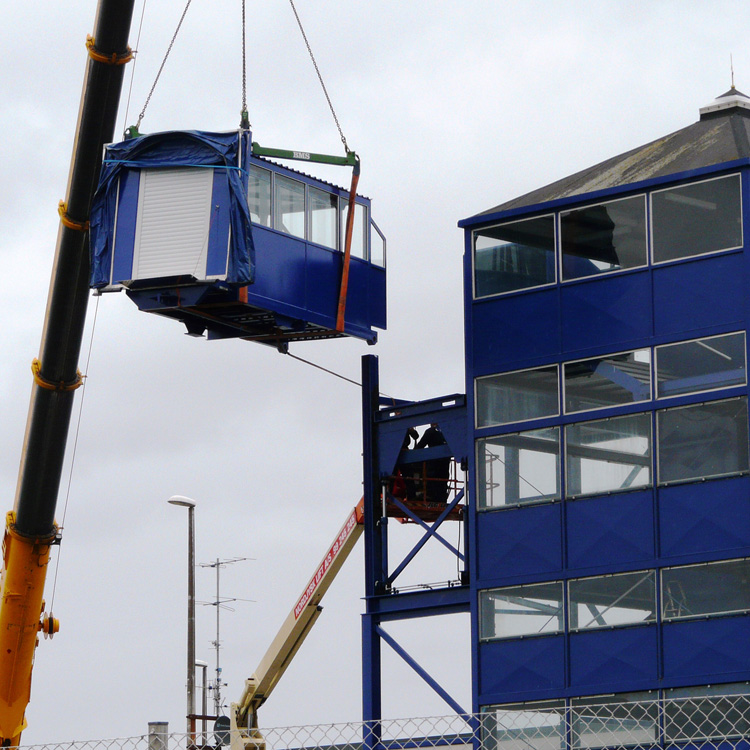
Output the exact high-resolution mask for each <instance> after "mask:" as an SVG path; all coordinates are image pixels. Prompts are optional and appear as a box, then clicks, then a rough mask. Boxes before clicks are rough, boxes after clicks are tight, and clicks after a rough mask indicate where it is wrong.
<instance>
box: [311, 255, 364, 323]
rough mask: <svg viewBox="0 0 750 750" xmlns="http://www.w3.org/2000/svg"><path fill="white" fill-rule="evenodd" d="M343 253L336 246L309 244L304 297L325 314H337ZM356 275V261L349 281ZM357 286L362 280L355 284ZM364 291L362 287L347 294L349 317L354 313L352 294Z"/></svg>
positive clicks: (319, 311) (312, 306)
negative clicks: (333, 247)
mask: <svg viewBox="0 0 750 750" xmlns="http://www.w3.org/2000/svg"><path fill="white" fill-rule="evenodd" d="M342 258H343V256H342V255H341V253H337V252H335V251H333V250H326V249H325V248H323V247H319V246H318V245H311V244H308V245H307V265H306V267H305V269H304V270H305V300H306V302H307V307H308V309H310V310H314V311H315V312H317V313H320V314H322V315H327V316H329V317H331V318H335V317H336V309H337V306H338V301H339V283H340V281H341V265H342ZM354 276H355V269H354V261H352V264H351V270H350V285H351V284H352V281H353V277H354ZM356 286H357V287H359V286H361V284H358V285H356ZM360 294H362V292H361V291H360V289H359V288H357V290H356V292H354V291H353V290H352V291H351V293H350V294H348V295H347V305H346V313H347V315H346V317H347V319H349V318H350V317H351V315H352V313H353V306H354V305H353V304H351V303H353V301H354V300H353V298H354V297H355V296H359V295H360Z"/></svg>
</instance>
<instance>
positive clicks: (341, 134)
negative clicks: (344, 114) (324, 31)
mask: <svg viewBox="0 0 750 750" xmlns="http://www.w3.org/2000/svg"><path fill="white" fill-rule="evenodd" d="M289 4H290V5H291V6H292V11H293V12H294V17H295V18H296V19H297V26H299V30H300V32H301V33H302V38H303V39H304V40H305V46H306V47H307V51H308V52H309V53H310V59H311V60H312V64H313V67H314V68H315V72H316V73H317V74H318V80H319V81H320V86H321V88H322V89H323V93H324V94H325V97H326V101H327V102H328V106H329V108H330V110H331V114H332V115H333V120H334V122H335V123H336V127H337V128H338V131H339V135H340V136H341V142H342V143H343V144H344V149H345V150H346V153H347V154H348V153H349V152H350V149H349V146H348V144H347V142H346V138H345V137H344V132H343V131H342V130H341V125H340V124H339V118H338V117H337V116H336V110H335V109H334V108H333V104H332V103H331V97H330V96H328V89H327V88H326V85H325V83H323V76H322V75H321V74H320V68H318V63H317V62H316V60H315V55H313V51H312V47H310V42H308V41H307V34H305V30H304V28H303V27H302V21H301V20H300V17H299V14H298V13H297V8H295V7H294V0H289Z"/></svg>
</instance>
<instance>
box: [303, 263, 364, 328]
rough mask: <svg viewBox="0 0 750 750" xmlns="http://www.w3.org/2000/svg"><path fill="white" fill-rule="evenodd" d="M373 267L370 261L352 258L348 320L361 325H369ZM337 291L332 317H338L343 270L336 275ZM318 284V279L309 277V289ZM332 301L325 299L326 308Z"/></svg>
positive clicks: (348, 295) (334, 296) (347, 294)
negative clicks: (339, 287) (339, 288)
mask: <svg viewBox="0 0 750 750" xmlns="http://www.w3.org/2000/svg"><path fill="white" fill-rule="evenodd" d="M339 258H340V260H339V267H341V259H343V256H342V255H339ZM371 268H372V266H370V264H369V263H367V262H366V261H363V260H360V259H359V258H352V259H351V261H350V264H349V285H348V288H347V293H346V316H345V317H346V321H347V322H348V323H353V324H355V325H360V326H369V325H370V324H371V321H370V318H369V308H370V305H369V302H368V300H369V297H370V275H371ZM335 281H336V291H335V292H334V294H333V313H332V318H333V319H334V321H335V319H336V310H337V308H338V301H339V290H338V286H339V283H340V281H341V271H339V273H338V275H337V276H336V277H335ZM316 284H317V280H316V279H315V278H313V277H312V276H309V277H308V289H311V287H312V286H313V285H316ZM329 304H330V301H329V300H328V299H326V300H325V305H326V309H328V305H329Z"/></svg>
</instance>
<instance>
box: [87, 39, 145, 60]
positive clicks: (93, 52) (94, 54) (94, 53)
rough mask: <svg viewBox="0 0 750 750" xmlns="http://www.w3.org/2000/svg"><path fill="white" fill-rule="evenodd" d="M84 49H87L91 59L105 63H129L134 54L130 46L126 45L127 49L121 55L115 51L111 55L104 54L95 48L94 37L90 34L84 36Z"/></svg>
mask: <svg viewBox="0 0 750 750" xmlns="http://www.w3.org/2000/svg"><path fill="white" fill-rule="evenodd" d="M86 49H87V50H88V51H89V57H90V58H91V59H92V60H96V61H97V62H100V63H105V64H106V65H125V63H129V62H130V61H131V60H132V59H133V56H134V55H135V53H134V52H133V50H132V49H130V47H128V48H127V51H126V52H124V53H123V54H122V55H118V54H117V52H113V53H112V54H111V55H105V54H103V53H102V52H100V51H99V50H98V49H97V48H96V45H95V44H94V37H93V36H91V34H88V35H87V36H86Z"/></svg>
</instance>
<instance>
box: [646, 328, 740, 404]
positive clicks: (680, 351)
mask: <svg viewBox="0 0 750 750" xmlns="http://www.w3.org/2000/svg"><path fill="white" fill-rule="evenodd" d="M745 360H746V355H745V334H744V332H740V333H728V334H726V335H724V336H711V337H710V338H705V339H695V340H694V341H681V342H680V343H678V344H665V345H664V346H657V347H656V382H657V397H658V398H665V397H667V396H678V395H680V394H682V393H697V392H700V391H710V390H712V389H715V388H729V387H730V386H733V385H744V384H745V382H746V377H747V375H746V372H745V370H746V361H745Z"/></svg>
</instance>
